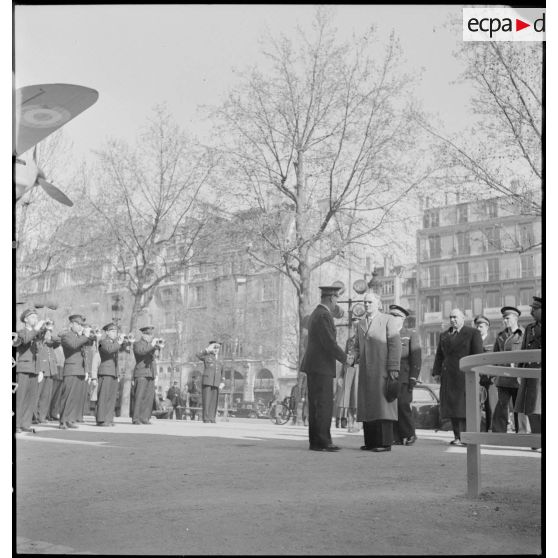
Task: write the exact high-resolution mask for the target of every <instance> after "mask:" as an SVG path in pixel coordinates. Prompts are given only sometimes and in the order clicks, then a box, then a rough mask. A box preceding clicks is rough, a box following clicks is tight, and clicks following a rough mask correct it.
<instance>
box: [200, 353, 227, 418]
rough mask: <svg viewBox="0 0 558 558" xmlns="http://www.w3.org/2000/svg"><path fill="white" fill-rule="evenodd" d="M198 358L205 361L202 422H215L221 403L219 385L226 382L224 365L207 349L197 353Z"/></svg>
mask: <svg viewBox="0 0 558 558" xmlns="http://www.w3.org/2000/svg"><path fill="white" fill-rule="evenodd" d="M196 357H197V358H199V359H200V360H201V361H203V374H202V420H203V422H215V417H216V416H217V405H218V402H219V384H221V383H222V382H224V381H225V378H224V377H223V363H222V362H221V361H220V360H218V359H217V357H216V356H215V355H214V354H213V353H210V352H207V350H206V349H204V350H203V351H200V352H199V353H196Z"/></svg>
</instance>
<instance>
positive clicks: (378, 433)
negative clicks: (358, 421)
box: [362, 420, 396, 448]
mask: <svg viewBox="0 0 558 558" xmlns="http://www.w3.org/2000/svg"><path fill="white" fill-rule="evenodd" d="M394 424H396V422H395V421H392V420H371V421H366V422H363V423H362V429H363V431H364V445H365V446H366V447H367V448H381V447H388V446H391V444H392V443H393V425H394Z"/></svg>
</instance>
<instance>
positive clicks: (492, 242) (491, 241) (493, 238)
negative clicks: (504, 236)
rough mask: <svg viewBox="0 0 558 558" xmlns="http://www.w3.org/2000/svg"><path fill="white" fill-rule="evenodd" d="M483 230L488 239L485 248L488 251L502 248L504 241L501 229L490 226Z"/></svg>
mask: <svg viewBox="0 0 558 558" xmlns="http://www.w3.org/2000/svg"><path fill="white" fill-rule="evenodd" d="M483 232H484V236H485V239H486V246H485V250H486V251H487V252H492V251H494V250H500V249H501V248H502V243H501V242H500V229H498V228H497V227H490V228H488V229H485V230H484V231H483Z"/></svg>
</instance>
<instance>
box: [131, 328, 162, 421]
mask: <svg viewBox="0 0 558 558" xmlns="http://www.w3.org/2000/svg"><path fill="white" fill-rule="evenodd" d="M154 330H155V328H154V327H153V326H145V327H141V328H140V332H141V339H139V340H138V341H136V342H135V343H134V345H133V350H134V357H135V359H136V366H135V368H134V375H133V378H132V386H131V390H132V396H131V397H130V402H131V403H132V413H131V415H132V424H151V421H150V420H149V419H150V418H151V413H152V411H153V400H154V398H155V378H156V376H157V357H158V356H159V352H160V347H159V345H158V344H157V343H156V339H155V338H154V336H153V332H154Z"/></svg>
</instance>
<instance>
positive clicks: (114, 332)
mask: <svg viewBox="0 0 558 558" xmlns="http://www.w3.org/2000/svg"><path fill="white" fill-rule="evenodd" d="M103 331H104V332H105V337H103V338H102V339H101V340H100V341H99V357H100V359H101V361H100V363H99V368H98V370H97V382H98V384H97V409H96V413H95V419H96V423H97V426H114V409H115V406H116V394H117V393H118V355H119V353H120V351H122V350H124V339H123V337H122V336H118V327H117V325H116V324H114V323H112V322H111V323H108V324H106V325H105V326H103Z"/></svg>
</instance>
